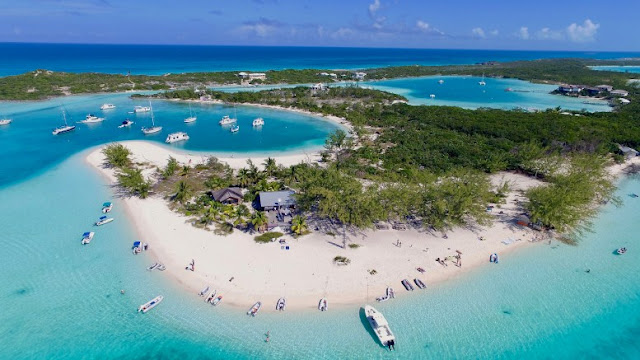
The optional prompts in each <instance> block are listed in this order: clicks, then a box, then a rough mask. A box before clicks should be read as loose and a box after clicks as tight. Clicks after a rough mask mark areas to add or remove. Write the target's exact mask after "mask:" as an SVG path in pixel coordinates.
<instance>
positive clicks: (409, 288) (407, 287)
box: [402, 279, 413, 291]
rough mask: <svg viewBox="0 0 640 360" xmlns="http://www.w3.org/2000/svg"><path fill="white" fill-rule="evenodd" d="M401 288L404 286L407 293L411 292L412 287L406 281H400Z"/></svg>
mask: <svg viewBox="0 0 640 360" xmlns="http://www.w3.org/2000/svg"><path fill="white" fill-rule="evenodd" d="M402 286H404V288H405V289H407V291H413V285H411V283H410V282H409V280H407V279H404V280H402Z"/></svg>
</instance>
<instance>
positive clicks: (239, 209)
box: [233, 204, 251, 226]
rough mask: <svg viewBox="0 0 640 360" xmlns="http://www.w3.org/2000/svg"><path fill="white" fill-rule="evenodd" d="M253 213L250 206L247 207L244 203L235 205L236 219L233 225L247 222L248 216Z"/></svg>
mask: <svg viewBox="0 0 640 360" xmlns="http://www.w3.org/2000/svg"><path fill="white" fill-rule="evenodd" d="M249 215H251V212H250V211H249V208H248V207H246V206H245V205H244V204H240V205H238V206H236V207H235V213H234V216H235V221H234V222H233V225H235V226H239V225H242V224H245V223H246V222H247V220H246V218H247V217H248V216H249Z"/></svg>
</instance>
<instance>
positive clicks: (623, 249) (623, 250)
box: [616, 247, 627, 255]
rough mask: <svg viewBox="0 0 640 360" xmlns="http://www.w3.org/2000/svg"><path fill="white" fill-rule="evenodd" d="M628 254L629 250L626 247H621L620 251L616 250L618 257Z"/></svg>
mask: <svg viewBox="0 0 640 360" xmlns="http://www.w3.org/2000/svg"><path fill="white" fill-rule="evenodd" d="M626 252H627V248H626V247H621V248H620V249H618V250H616V253H617V254H618V255H623V254H625V253H626Z"/></svg>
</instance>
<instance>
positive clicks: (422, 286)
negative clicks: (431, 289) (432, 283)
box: [413, 278, 427, 289]
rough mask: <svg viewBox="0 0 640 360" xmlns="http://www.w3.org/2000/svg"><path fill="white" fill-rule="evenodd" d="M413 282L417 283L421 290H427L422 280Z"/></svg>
mask: <svg viewBox="0 0 640 360" xmlns="http://www.w3.org/2000/svg"><path fill="white" fill-rule="evenodd" d="M413 282H414V283H416V285H417V286H418V287H419V288H420V289H426V288H427V285H425V284H424V283H423V282H422V280H420V279H417V278H416V279H413Z"/></svg>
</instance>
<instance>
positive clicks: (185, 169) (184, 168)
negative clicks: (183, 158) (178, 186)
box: [180, 165, 191, 176]
mask: <svg viewBox="0 0 640 360" xmlns="http://www.w3.org/2000/svg"><path fill="white" fill-rule="evenodd" d="M190 170H191V168H190V167H189V165H183V166H182V172H181V173H180V176H186V175H187V174H189V171H190Z"/></svg>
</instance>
